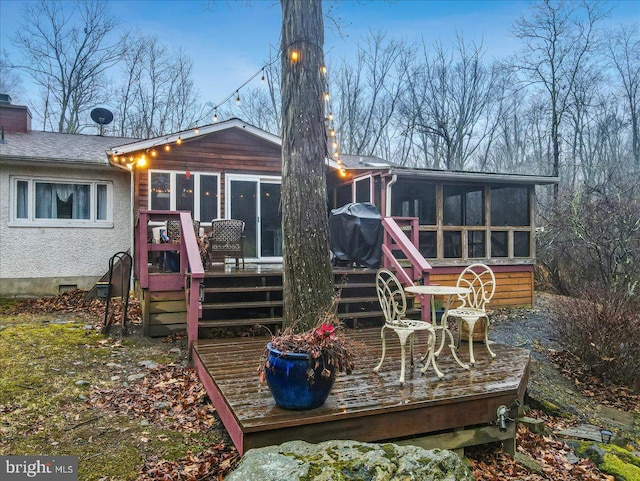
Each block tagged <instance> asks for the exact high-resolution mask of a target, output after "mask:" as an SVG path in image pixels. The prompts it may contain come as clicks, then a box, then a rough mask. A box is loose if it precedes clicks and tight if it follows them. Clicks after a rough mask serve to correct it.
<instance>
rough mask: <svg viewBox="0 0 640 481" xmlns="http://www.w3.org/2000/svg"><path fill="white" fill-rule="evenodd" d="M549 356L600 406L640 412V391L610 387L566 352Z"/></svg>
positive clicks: (551, 352) (618, 386)
mask: <svg viewBox="0 0 640 481" xmlns="http://www.w3.org/2000/svg"><path fill="white" fill-rule="evenodd" d="M549 356H550V357H551V360H552V361H553V363H554V364H555V365H556V366H557V367H558V369H559V370H560V372H562V374H564V376H565V377H566V378H567V379H570V380H571V381H572V382H573V383H574V384H575V386H576V388H577V389H578V390H579V391H580V392H581V393H582V394H584V395H585V396H587V397H590V398H593V399H594V400H595V401H597V402H598V403H599V404H606V405H607V406H611V407H614V408H616V409H620V410H621V411H629V410H634V409H635V410H636V411H640V391H639V390H638V389H634V390H632V389H631V388H628V387H626V386H620V385H608V384H605V383H604V382H603V381H602V380H600V379H598V378H597V377H595V376H594V375H593V374H591V373H590V372H589V367H588V366H585V365H584V364H583V363H582V362H580V359H578V358H577V357H575V356H573V355H572V354H570V353H568V352H566V351H554V350H550V351H549Z"/></svg>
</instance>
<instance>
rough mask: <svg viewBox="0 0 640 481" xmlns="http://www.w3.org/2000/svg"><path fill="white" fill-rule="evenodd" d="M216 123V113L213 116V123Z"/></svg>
mask: <svg viewBox="0 0 640 481" xmlns="http://www.w3.org/2000/svg"><path fill="white" fill-rule="evenodd" d="M217 121H218V112H216V113H215V114H213V123H214V124H215V123H216V122H217Z"/></svg>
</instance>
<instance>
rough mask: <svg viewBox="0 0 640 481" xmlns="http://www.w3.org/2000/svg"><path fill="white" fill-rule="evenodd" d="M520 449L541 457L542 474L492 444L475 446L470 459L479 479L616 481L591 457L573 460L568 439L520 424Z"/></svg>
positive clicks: (482, 480) (492, 480) (517, 440)
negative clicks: (577, 460) (530, 429)
mask: <svg viewBox="0 0 640 481" xmlns="http://www.w3.org/2000/svg"><path fill="white" fill-rule="evenodd" d="M516 445H517V449H518V452H520V453H522V454H525V455H527V456H529V457H530V458H533V459H534V460H535V461H537V462H538V463H539V464H540V466H541V470H542V474H538V473H532V472H531V471H530V470H529V468H527V467H526V466H524V465H523V464H520V463H519V462H517V461H516V460H515V459H514V458H512V457H511V456H509V455H507V454H505V453H503V452H502V451H496V450H495V448H492V447H491V446H479V447H476V448H474V449H472V450H471V453H468V454H469V460H470V461H471V465H472V467H473V474H474V476H475V477H476V479H477V480H479V481H499V480H513V479H518V480H523V481H544V480H553V481H578V480H580V481H613V480H614V478H613V477H612V476H608V475H606V474H604V473H602V472H601V471H600V470H598V469H597V468H596V467H595V465H594V464H593V463H592V462H591V461H590V460H588V459H581V460H580V461H579V462H578V463H576V464H572V463H571V462H569V460H568V458H567V455H568V454H569V452H570V451H571V448H570V447H569V446H567V444H566V443H564V442H562V441H559V440H556V439H554V438H552V437H550V436H542V435H538V434H533V433H532V432H531V431H529V430H528V429H527V428H526V427H524V426H522V425H519V426H518V429H517V432H516Z"/></svg>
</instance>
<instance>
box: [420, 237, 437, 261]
mask: <svg viewBox="0 0 640 481" xmlns="http://www.w3.org/2000/svg"><path fill="white" fill-rule="evenodd" d="M419 239H420V249H419V250H420V254H422V257H424V258H425V259H435V258H436V257H438V250H437V239H438V235H437V232H435V231H420V234H419Z"/></svg>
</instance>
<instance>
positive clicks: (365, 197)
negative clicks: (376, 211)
mask: <svg viewBox="0 0 640 481" xmlns="http://www.w3.org/2000/svg"><path fill="white" fill-rule="evenodd" d="M356 202H371V179H370V178H369V177H367V178H366V179H360V180H356Z"/></svg>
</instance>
